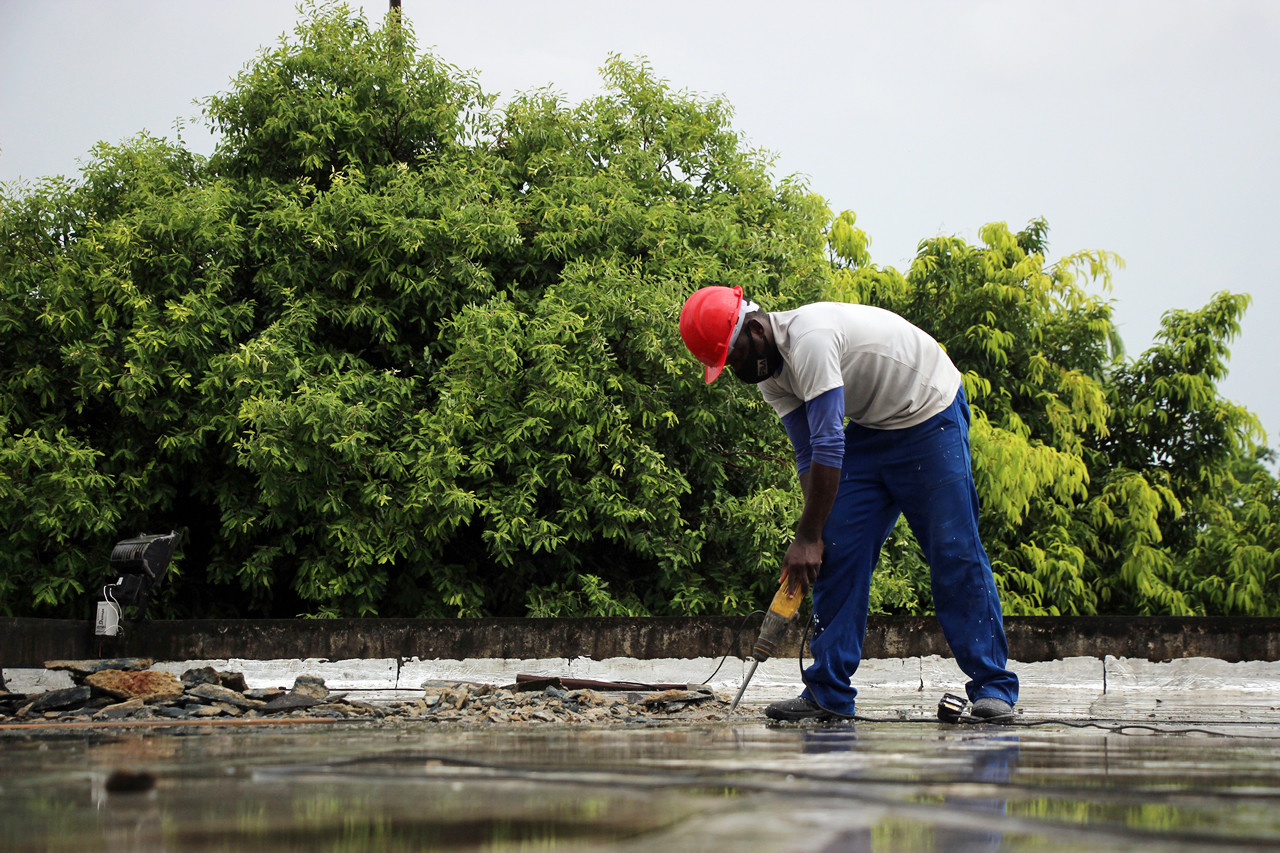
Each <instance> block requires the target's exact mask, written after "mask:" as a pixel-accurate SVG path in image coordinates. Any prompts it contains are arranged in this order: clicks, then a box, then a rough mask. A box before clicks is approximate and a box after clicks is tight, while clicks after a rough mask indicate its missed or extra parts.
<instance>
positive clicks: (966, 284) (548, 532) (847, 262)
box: [0, 4, 1280, 617]
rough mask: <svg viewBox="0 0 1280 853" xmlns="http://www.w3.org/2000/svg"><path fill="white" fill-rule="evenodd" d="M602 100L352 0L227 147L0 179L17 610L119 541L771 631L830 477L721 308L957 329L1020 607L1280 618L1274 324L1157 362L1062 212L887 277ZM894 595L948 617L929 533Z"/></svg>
mask: <svg viewBox="0 0 1280 853" xmlns="http://www.w3.org/2000/svg"><path fill="white" fill-rule="evenodd" d="M602 73H603V77H604V80H605V83H606V85H607V92H606V93H605V94H604V95H602V96H600V97H597V98H594V99H591V100H589V101H587V102H585V103H582V104H578V105H568V104H565V103H563V102H562V101H561V100H560V99H559V98H557V97H556V96H554V95H553V94H551V93H548V92H532V93H526V94H523V95H520V96H518V97H516V98H515V99H514V100H513V101H512V102H511V103H510V104H509V105H508V106H506V107H505V108H503V109H502V110H498V109H497V108H496V107H495V103H496V102H495V100H494V98H493V97H492V96H490V95H488V94H486V93H484V92H483V91H481V89H480V88H479V86H478V85H477V84H476V82H475V80H474V79H473V78H471V77H470V76H468V75H467V74H464V73H462V72H459V71H458V70H456V69H454V68H451V67H449V66H448V65H446V64H445V63H443V62H441V61H440V60H438V59H437V58H435V57H433V56H431V55H430V54H422V53H419V52H418V50H417V47H416V43H415V38H414V34H413V31H412V29H411V28H410V27H409V26H407V25H400V24H397V23H395V19H389V20H388V22H387V23H385V24H384V25H383V26H381V27H375V26H371V25H370V24H369V23H368V22H366V21H365V20H364V19H363V18H361V17H359V16H358V15H355V14H353V13H352V12H351V11H349V10H348V9H347V8H346V7H343V6H339V5H331V4H325V5H322V6H319V7H311V8H310V9H309V10H308V12H307V14H306V15H305V19H304V20H303V22H302V23H301V24H300V25H299V27H298V28H297V30H296V31H295V32H294V33H293V35H292V37H291V38H288V39H284V40H282V41H281V43H280V44H279V45H278V46H276V47H275V48H274V49H271V50H268V51H265V52H263V53H262V54H261V55H260V56H259V57H258V58H257V59H256V60H255V61H254V62H253V63H252V64H250V65H249V66H248V67H247V68H246V69H245V70H244V71H243V72H242V73H241V74H240V75H239V76H238V77H237V78H236V79H235V80H234V81H233V84H232V87H231V89H230V91H228V92H226V93H223V94H220V95H217V96H214V97H211V98H209V99H208V100H207V101H206V102H205V110H206V114H207V116H208V118H209V120H210V122H211V124H212V125H213V127H214V128H215V129H216V130H217V131H219V132H220V133H221V135H222V142H221V143H220V144H219V146H218V148H217V150H216V151H215V153H214V154H213V156H212V157H210V158H208V159H207V160H205V159H203V158H200V157H196V156H193V155H192V154H190V153H188V152H186V151H184V150H182V149H181V148H180V147H177V146H174V145H172V144H170V143H167V142H165V141H163V140H159V139H154V138H151V137H147V136H139V137H137V138H135V139H132V140H129V141H127V142H125V143H123V144H120V145H100V146H99V147H97V148H96V149H95V150H94V152H93V156H92V158H91V159H90V161H89V162H88V164H87V165H86V166H85V167H84V169H83V171H82V173H81V175H80V176H79V178H78V180H76V181H64V180H60V179H51V180H46V181H43V182H40V183H38V184H36V185H34V186H24V187H5V188H3V189H2V190H0V233H3V235H4V239H3V240H2V241H0V358H3V359H4V361H5V363H6V370H5V371H4V372H3V373H2V374H0V436H2V437H0V538H2V539H3V544H4V547H3V548H0V612H4V613H6V614H24V615H44V616H73V617H83V616H85V615H87V614H88V611H89V608H90V596H91V594H92V593H94V592H95V591H96V588H97V587H98V586H99V585H101V584H102V583H104V582H108V581H110V580H112V578H111V577H109V576H108V574H107V573H108V572H109V568H108V566H107V561H106V555H107V554H108V553H109V549H110V547H111V545H112V544H113V543H114V542H115V541H116V540H118V539H120V538H123V537H125V536H131V535H134V534H136V533H138V532H139V531H148V532H159V531H163V530H167V529H169V528H184V529H186V530H187V531H188V533H189V536H188V538H187V540H186V544H185V545H184V547H183V551H182V554H181V558H180V559H179V560H178V561H177V562H176V563H175V567H174V570H173V577H172V581H171V583H169V584H168V586H167V588H166V589H165V591H164V594H163V595H162V596H161V598H160V600H159V601H158V602H157V603H156V607H155V608H153V610H152V611H151V613H152V615H167V616H175V617H180V616H194V615H199V616H205V617H211V616H220V615H226V616H233V615H234V616H293V615H296V614H307V615H316V616H359V615H372V614H378V615H382V616H481V615H525V614H528V615H535V616H554V615H595V616H615V615H669V614H670V615H681V614H719V613H730V614H734V613H736V614H741V613H745V612H747V611H749V610H751V609H753V608H755V607H757V606H759V605H760V604H761V603H762V602H764V601H766V600H767V599H768V597H769V595H770V594H771V592H772V587H773V584H774V582H775V579H776V577H777V564H776V561H777V558H778V555H779V554H781V552H782V550H783V548H784V547H785V545H786V543H787V542H788V540H789V536H790V525H791V524H792V523H793V521H794V518H795V516H796V514H797V511H798V509H799V492H798V489H797V487H796V484H795V476H794V471H793V463H792V460H791V453H790V448H789V446H788V444H787V441H786V437H785V434H784V433H783V431H782V430H781V428H780V427H779V426H778V424H777V422H776V418H774V417H773V415H772V413H771V411H770V410H769V409H768V407H767V406H766V405H765V404H764V403H763V402H762V401H761V400H760V398H759V395H758V394H756V393H755V391H754V390H753V389H750V388H746V387H744V386H742V385H741V384H740V383H735V382H732V381H721V382H717V383H715V384H714V385H712V386H706V385H704V383H703V382H702V381H701V371H700V370H699V369H698V367H697V366H696V364H695V363H694V362H693V360H692V358H691V357H689V356H688V355H687V353H686V352H685V350H684V348H683V345H682V344H681V343H680V340H679V336H678V331H677V322H676V320H677V317H678V314H679V310H680V306H681V304H682V303H683V300H684V299H685V297H686V296H687V295H688V294H689V293H691V292H693V291H694V290H695V289H696V288H698V287H700V286H703V285H706V284H741V285H742V286H743V287H744V288H746V289H747V290H748V291H749V292H750V293H751V295H752V298H753V299H755V300H756V301H758V302H760V303H761V304H762V305H763V306H764V307H765V308H766V309H768V310H782V309H787V308H791V307H795V306H797V305H800V304H803V303H806V302H810V301H813V300H816V299H821V298H832V299H847V300H855V301H862V302H870V303H874V304H879V305H883V306H885V307H888V308H890V309H892V310H895V311H898V312H899V313H902V314H904V315H905V316H907V317H908V318H909V319H911V320H912V321H913V322H915V323H917V324H918V325H920V326H922V327H923V328H925V329H927V330H928V331H930V332H931V333H932V334H934V335H935V336H936V337H937V338H938V339H939V340H940V341H942V342H943V343H944V345H945V346H946V347H947V349H948V350H949V351H950V353H951V354H952V356H953V358H954V359H955V361H956V363H957V364H958V365H960V366H961V369H962V370H964V371H965V387H966V389H967V391H968V394H969V398H970V400H971V402H972V404H973V413H974V420H973V431H972V435H973V445H974V451H975V458H974V471H975V476H976V479H977V482H978V488H979V491H980V494H981V496H982V500H983V507H984V509H983V523H984V525H985V538H986V541H987V544H988V546H989V549H990V551H991V553H992V557H993V560H994V563H995V565H996V569H997V577H998V581H999V583H1000V585H1001V588H1002V590H1003V592H1004V595H1005V603H1006V607H1007V608H1008V610H1009V611H1010V612H1012V613H1096V612H1128V613H1233V614H1234V613H1239V614H1260V613H1274V612H1277V610H1278V606H1277V605H1278V604H1280V602H1277V600H1276V596H1277V595H1280V593H1278V592H1276V590H1277V589H1278V588H1280V586H1278V585H1277V584H1276V583H1275V580H1276V574H1277V568H1278V567H1277V564H1276V560H1277V557H1276V555H1277V553H1280V533H1278V530H1280V522H1278V519H1280V511H1278V510H1277V505H1276V501H1277V493H1278V488H1277V483H1276V480H1275V478H1274V477H1272V476H1271V475H1270V474H1269V473H1268V472H1267V470H1266V468H1264V467H1263V466H1262V465H1261V464H1259V461H1258V459H1259V458H1260V457H1259V456H1258V454H1260V453H1263V452H1264V451H1263V450H1262V449H1261V448H1260V447H1258V445H1257V441H1258V434H1257V431H1256V422H1255V421H1254V419H1253V418H1252V416H1251V415H1249V413H1248V412H1246V411H1244V410H1243V409H1241V408H1239V407H1237V406H1234V405H1233V404H1230V403H1228V402H1226V401H1224V400H1223V399H1222V398H1221V397H1220V395H1219V394H1218V392H1217V383H1218V382H1219V381H1220V380H1221V378H1222V376H1223V375H1225V370H1226V358H1227V352H1226V347H1225V344H1226V342H1227V341H1228V340H1229V339H1230V338H1231V337H1232V336H1233V335H1234V334H1236V333H1237V332H1238V330H1239V325H1238V324H1239V317H1240V315H1241V313H1242V312H1243V310H1244V308H1245V305H1246V303H1247V298H1246V297H1241V296H1233V295H1230V294H1223V295H1220V296H1219V297H1217V298H1215V300H1214V301H1213V302H1212V303H1211V304H1210V305H1209V306H1206V307H1205V308H1204V309H1202V310H1200V311H1184V312H1171V313H1170V314H1169V315H1168V316H1167V317H1166V318H1165V325H1164V329H1163V331H1162V333H1161V335H1160V337H1159V338H1158V340H1157V342H1156V344H1155V345H1154V346H1153V347H1152V348H1150V349H1149V350H1147V351H1146V352H1144V353H1143V354H1142V355H1141V356H1139V357H1138V358H1136V359H1133V360H1125V359H1124V357H1123V355H1122V353H1121V352H1120V349H1119V346H1118V341H1119V338H1118V336H1117V335H1116V332H1115V328H1114V326H1113V325H1112V322H1111V314H1110V307H1109V305H1108V304H1107V303H1106V302H1105V301H1103V300H1101V299H1099V298H1097V297H1095V296H1092V295H1090V294H1089V293H1088V292H1087V291H1086V289H1085V288H1084V287H1083V286H1082V284H1081V283H1080V282H1081V281H1082V280H1087V281H1099V282H1101V283H1102V284H1103V286H1104V287H1105V286H1106V284H1107V282H1108V280H1109V276H1110V274H1111V270H1112V269H1113V268H1115V267H1116V266H1117V265H1118V263H1119V259H1117V258H1115V257H1114V256H1111V255H1108V254H1106V253H1081V254H1078V255H1074V256H1069V257H1067V258H1065V259H1063V260H1061V261H1059V262H1057V263H1056V264H1053V265H1052V266H1047V265H1046V262H1045V254H1046V245H1045V240H1046V235H1047V226H1046V225H1045V224H1044V223H1043V222H1039V221H1037V222H1033V223H1031V224H1030V225H1029V226H1028V227H1027V228H1026V229H1025V230H1023V231H1021V232H1017V233H1013V232H1010V231H1009V230H1008V229H1007V228H1006V227H1005V226H1003V225H1000V224H996V225H989V226H987V227H986V228H984V229H983V231H982V245H981V246H970V245H968V244H966V243H965V242H963V241H961V240H957V239H954V238H945V237H940V238H936V239H932V240H927V241H925V242H924V243H922V244H921V246H920V250H919V253H918V255H917V257H916V259H915V261H914V262H913V263H912V265H911V268H910V269H909V270H908V271H907V274H906V275H903V274H901V273H899V272H898V271H896V270H893V269H891V268H880V267H877V266H875V265H874V264H872V263H871V257H870V253H869V246H870V240H869V239H868V238H867V236H866V235H865V234H864V233H863V232H862V231H861V230H860V229H858V228H857V226H856V220H855V218H854V216H853V214H851V213H842V214H840V215H839V216H836V217H834V218H832V216H831V213H830V211H828V210H827V209H826V206H825V204H824V202H823V201H822V200H821V199H820V198H818V197H817V196H815V195H813V194H811V193H810V192H808V190H807V189H806V188H805V187H804V186H803V185H801V184H799V183H797V182H795V181H793V180H789V179H783V180H775V179H774V178H773V177H772V176H771V173H770V168H771V163H770V161H769V159H768V158H767V157H766V156H764V155H763V154H761V153H760V152H757V151H753V150H750V149H749V148H746V147H745V146H744V145H743V143H742V140H741V139H740V138H739V136H738V135H737V134H736V133H735V132H734V130H733V129H732V126H731V119H732V112H731V109H730V107H729V105H728V104H726V103H724V102H723V101H721V100H718V99H710V100H705V99H700V98H696V97H693V96H690V95H688V94H686V93H683V92H678V91H674V90H673V89H672V88H671V87H670V86H669V85H668V84H667V83H666V82H664V81H662V80H660V79H658V78H657V77H656V76H655V75H654V74H653V72H652V71H651V69H649V68H648V66H647V65H645V64H644V63H643V62H627V61H623V60H621V59H618V58H616V57H615V58H612V59H610V61H609V62H608V63H607V64H606V66H605V67H604V69H602ZM872 606H873V608H874V609H875V610H876V611H877V612H920V611H925V610H928V609H929V608H930V607H931V606H932V602H931V599H930V594H929V587H928V569H927V567H926V566H925V565H924V563H923V561H922V560H921V558H920V555H919V551H918V548H917V547H916V545H915V543H914V540H913V539H912V537H911V534H910V532H909V530H908V529H907V528H906V526H905V525H900V526H899V527H898V529H897V530H895V532H894V534H893V536H892V537H891V539H890V541H889V543H888V544H887V545H886V548H885V552H884V560H883V561H882V566H881V570H880V571H879V573H878V575H877V579H876V583H875V586H874V588H873V591H872Z"/></svg>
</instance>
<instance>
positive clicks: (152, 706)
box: [0, 658, 728, 726]
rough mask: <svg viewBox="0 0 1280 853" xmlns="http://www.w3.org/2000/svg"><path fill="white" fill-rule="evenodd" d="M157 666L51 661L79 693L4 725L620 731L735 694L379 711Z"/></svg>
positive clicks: (395, 706)
mask: <svg viewBox="0 0 1280 853" xmlns="http://www.w3.org/2000/svg"><path fill="white" fill-rule="evenodd" d="M153 663H154V662H153V661H151V660H147V659H145V658H124V659H115V660H109V661H50V662H48V663H46V664H45V667H46V669H58V670H62V671H65V672H68V673H70V674H71V678H72V681H73V682H74V684H75V686H73V687H68V688H63V689H59V690H50V691H47V692H44V693H39V694H33V695H24V694H18V693H9V692H7V691H4V690H0V726H3V725H4V724H6V723H32V722H40V723H51V722H52V723H56V722H79V723H82V724H83V723H93V722H106V721H130V720H137V721H145V720H192V721H199V720H204V719H213V718H233V719H241V720H252V719H259V718H276V719H281V720H287V719H290V718H312V719H314V718H322V719H323V718H327V719H368V720H377V719H403V720H423V721H428V722H439V723H456V724H493V723H503V724H516V725H520V724H523V725H539V724H542V725H547V724H557V725H564V724H570V725H591V724H607V725H618V724H636V723H641V724H643V723H647V722H652V721H656V720H664V719H675V720H683V721H690V722H692V721H702V720H715V719H722V718H723V717H724V714H725V711H726V709H727V708H728V701H727V700H728V697H725V696H719V695H717V694H715V693H714V692H712V690H711V689H710V688H707V687H703V686H700V685H689V686H688V689H664V690H645V689H638V690H631V689H617V690H607V689H601V690H596V689H591V688H579V689H566V687H565V686H564V685H563V683H562V682H561V680H560V679H558V678H554V677H553V678H547V679H540V680H539V681H538V683H537V685H536V688H535V686H534V685H533V684H530V683H528V682H526V683H519V684H512V685H509V686H506V687H498V686H495V685H492V684H475V683H469V682H456V681H427V682H424V683H423V684H422V695H421V696H420V697H419V698H416V699H412V700H409V701H403V700H402V701H396V702H390V703H379V704H373V703H369V702H363V701H360V700H357V699H351V698H347V696H346V695H345V694H338V693H331V692H330V691H329V689H328V688H327V687H326V686H325V682H324V679H322V678H318V677H316V676H313V675H300V676H298V677H297V678H296V679H295V680H294V684H293V687H292V688H290V689H285V688H283V687H278V688H254V689H250V688H249V687H248V686H247V685H246V684H245V680H244V675H243V674H242V673H236V672H219V671H218V670H216V669H214V668H212V667H201V668H198V669H189V670H187V671H186V672H184V673H183V674H182V677H181V678H178V677H175V676H174V675H172V674H170V673H166V672H159V671H154V670H151V669H150V667H151V666H152V664H153ZM603 685H605V683H602V686H603ZM630 686H631V685H627V687H628V688H629V687H630ZM636 686H637V687H641V688H643V686H642V685H636ZM662 686H663V687H668V685H662Z"/></svg>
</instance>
